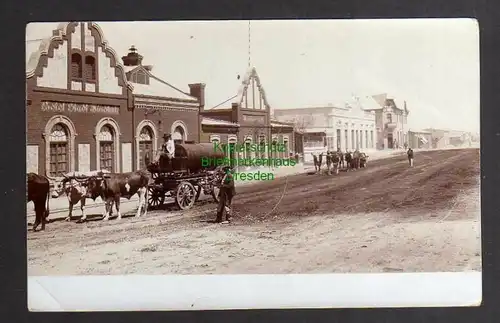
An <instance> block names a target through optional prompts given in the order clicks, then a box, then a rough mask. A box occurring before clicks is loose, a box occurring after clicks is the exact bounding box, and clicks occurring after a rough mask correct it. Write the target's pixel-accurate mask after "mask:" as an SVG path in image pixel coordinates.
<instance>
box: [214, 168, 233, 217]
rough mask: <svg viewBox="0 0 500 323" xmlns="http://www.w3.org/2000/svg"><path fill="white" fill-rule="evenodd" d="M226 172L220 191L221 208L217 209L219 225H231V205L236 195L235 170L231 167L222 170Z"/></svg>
mask: <svg viewBox="0 0 500 323" xmlns="http://www.w3.org/2000/svg"><path fill="white" fill-rule="evenodd" d="M222 171H223V172H224V177H223V178H222V181H221V187H220V191H219V206H218V208H217V219H216V220H215V222H217V223H229V222H231V216H232V209H231V204H232V201H233V197H234V196H235V195H236V189H235V188H234V177H233V170H232V168H231V166H224V167H223V168H222ZM224 214H225V215H226V220H225V221H224V222H222V219H223V217H224Z"/></svg>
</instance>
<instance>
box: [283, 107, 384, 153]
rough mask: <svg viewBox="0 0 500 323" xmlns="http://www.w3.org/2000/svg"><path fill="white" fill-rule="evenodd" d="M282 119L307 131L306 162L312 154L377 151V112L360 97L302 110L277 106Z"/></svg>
mask: <svg viewBox="0 0 500 323" xmlns="http://www.w3.org/2000/svg"><path fill="white" fill-rule="evenodd" d="M274 117H275V118H276V119H277V120H279V121H286V122H294V123H295V125H296V127H297V128H298V129H299V130H301V131H303V132H304V161H305V162H311V161H312V155H311V153H320V152H326V151H327V150H337V148H340V149H341V150H342V151H343V152H345V151H347V150H348V151H354V150H355V149H356V148H358V149H360V150H361V151H366V152H368V151H371V150H375V148H376V142H377V131H376V126H375V113H374V112H368V111H365V110H363V109H362V107H361V105H360V104H359V101H358V100H353V101H352V102H350V103H344V104H336V105H333V104H332V105H328V106H324V107H310V108H300V109H276V110H274Z"/></svg>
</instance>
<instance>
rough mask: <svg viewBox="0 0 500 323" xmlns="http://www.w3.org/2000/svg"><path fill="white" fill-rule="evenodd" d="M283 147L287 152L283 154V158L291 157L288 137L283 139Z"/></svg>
mask: <svg viewBox="0 0 500 323" xmlns="http://www.w3.org/2000/svg"><path fill="white" fill-rule="evenodd" d="M283 146H285V152H284V153H283V155H284V156H283V158H289V157H290V146H289V144H288V137H283Z"/></svg>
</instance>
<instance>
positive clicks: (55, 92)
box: [26, 22, 134, 176]
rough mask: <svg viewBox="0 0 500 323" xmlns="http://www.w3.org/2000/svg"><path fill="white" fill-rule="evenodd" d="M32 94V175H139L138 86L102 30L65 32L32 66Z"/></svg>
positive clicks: (44, 46)
mask: <svg viewBox="0 0 500 323" xmlns="http://www.w3.org/2000/svg"><path fill="white" fill-rule="evenodd" d="M26 90H27V104H26V114H27V131H26V133H27V171H28V172H35V173H41V174H44V173H47V175H51V176H60V175H62V174H64V173H67V172H70V171H88V170H94V169H101V168H105V169H108V170H110V171H113V172H120V171H124V170H129V169H131V168H132V166H131V157H130V154H131V152H132V150H131V148H132V147H131V144H132V141H133V136H134V134H133V132H132V119H131V117H130V115H131V111H132V109H133V100H132V86H130V85H129V84H128V82H127V78H126V76H125V70H124V67H123V65H121V64H120V61H119V59H118V57H117V55H116V53H115V51H114V50H113V49H112V48H111V47H110V46H109V45H108V43H107V42H106V40H105V39H104V36H103V33H102V30H101V29H100V28H99V26H98V25H97V24H95V23H92V22H71V23H61V24H59V26H58V27H57V29H56V30H54V32H53V34H52V36H49V37H48V38H46V39H44V40H43V41H42V42H41V43H40V44H39V47H38V49H37V50H36V51H34V52H33V53H32V54H31V56H30V57H29V60H28V61H27V64H26Z"/></svg>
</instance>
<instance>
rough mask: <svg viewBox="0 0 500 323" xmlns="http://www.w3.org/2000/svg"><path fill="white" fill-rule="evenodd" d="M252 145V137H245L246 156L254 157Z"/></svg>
mask: <svg viewBox="0 0 500 323" xmlns="http://www.w3.org/2000/svg"><path fill="white" fill-rule="evenodd" d="M251 145H252V137H247V138H246V139H245V158H252V151H251Z"/></svg>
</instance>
